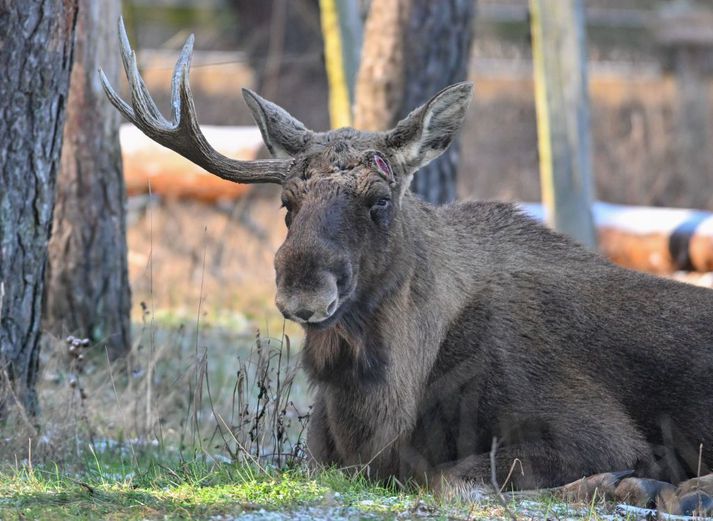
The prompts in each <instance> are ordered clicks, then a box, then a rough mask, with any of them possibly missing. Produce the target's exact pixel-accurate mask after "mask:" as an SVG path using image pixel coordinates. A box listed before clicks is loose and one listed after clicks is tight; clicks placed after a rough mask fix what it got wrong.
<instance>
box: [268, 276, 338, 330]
mask: <svg viewBox="0 0 713 521" xmlns="http://www.w3.org/2000/svg"><path fill="white" fill-rule="evenodd" d="M311 278H312V279H313V280H314V282H315V283H316V284H315V285H314V286H312V287H294V286H293V287H289V286H287V287H285V286H284V285H282V284H278V287H277V297H276V298H275V304H276V305H277V308H278V309H279V310H280V312H281V313H282V314H283V315H284V317H285V318H287V319H290V320H294V321H295V322H300V323H309V324H318V323H320V322H323V321H325V320H327V319H328V318H330V317H331V316H332V315H334V313H335V312H336V311H337V309H338V308H339V290H338V287H337V279H336V277H335V276H334V275H332V274H331V273H329V272H322V273H320V274H319V275H318V276H315V277H311Z"/></svg>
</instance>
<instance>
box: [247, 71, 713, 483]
mask: <svg viewBox="0 0 713 521" xmlns="http://www.w3.org/2000/svg"><path fill="white" fill-rule="evenodd" d="M469 99H470V86H469V85H464V84H461V85H457V86H455V87H451V88H450V89H447V90H446V91H444V92H442V93H440V94H439V95H437V96H436V97H435V98H434V99H433V100H431V101H430V102H429V103H427V104H426V105H424V106H423V107H421V108H419V109H417V110H416V111H414V113H412V114H411V115H409V117H408V118H406V119H405V120H404V121H402V122H401V123H400V124H399V125H398V126H397V127H396V129H395V130H393V131H391V132H388V133H383V134H368V133H361V132H357V131H355V130H352V129H341V130H338V131H334V132H330V133H324V134H319V133H312V132H309V131H306V130H305V132H309V134H305V135H304V136H302V135H300V132H301V129H302V128H303V127H302V126H301V124H300V123H299V122H297V121H296V120H294V121H287V122H286V121H285V118H287V117H288V116H287V115H286V113H285V112H284V111H280V112H278V113H275V110H276V109H275V106H273V105H270V104H268V103H267V102H265V100H262V99H261V98H259V97H258V96H256V95H253V97H252V98H251V100H250V101H251V107H253V109H254V110H256V107H257V108H258V109H259V110H258V113H257V114H256V119H257V121H258V124H259V125H260V126H261V131H262V133H263V136H266V139H267V141H268V143H270V144H271V148H273V149H280V150H283V151H291V153H292V156H293V157H294V162H293V166H292V170H291V172H290V176H289V178H288V180H287V181H286V182H285V184H284V186H283V202H284V203H285V205H286V206H287V208H288V213H287V224H288V226H289V232H288V236H287V239H286V240H285V243H284V244H283V245H282V247H281V248H280V250H279V251H278V253H277V255H276V259H275V267H276V273H277V289H278V296H279V295H293V294H296V292H300V293H299V294H300V295H302V294H304V295H309V293H310V288H314V287H317V286H319V285H320V284H321V280H322V278H323V277H324V275H323V274H324V273H329V274H330V276H332V277H333V278H332V279H330V280H334V278H335V277H336V280H337V281H338V283H337V284H338V293H339V308H338V309H337V311H336V312H335V314H334V315H333V316H331V317H330V318H329V319H327V320H326V321H324V322H322V323H318V324H309V323H306V324H304V325H305V329H306V342H305V346H304V366H305V368H306V370H307V372H308V374H309V377H310V379H311V381H312V383H313V384H314V386H315V387H316V391H317V396H316V404H315V407H314V411H313V415H312V419H311V425H310V430H309V439H308V447H309V452H310V454H311V456H312V457H313V458H314V459H315V460H316V461H318V462H320V463H324V464H336V465H339V466H348V465H356V464H368V465H369V469H370V472H371V473H372V475H373V476H377V477H381V478H385V477H389V476H397V477H399V478H400V479H402V480H403V479H408V478H415V479H417V480H420V481H429V480H433V479H435V478H437V477H444V476H445V477H446V478H448V479H450V480H467V481H477V480H486V481H489V477H490V461H489V451H490V448H491V444H492V440H493V438H494V437H497V439H498V440H500V448H499V450H498V452H497V473H498V476H499V479H501V480H502V479H503V478H504V475H505V474H506V473H507V472H508V470H509V468H510V466H511V464H512V462H513V460H514V459H516V458H517V459H518V460H520V461H521V462H522V466H523V470H524V475H522V474H521V473H520V472H515V473H514V477H513V480H514V481H513V483H514V485H515V486H517V487H521V488H524V487H540V486H555V485H560V484H563V483H566V482H569V481H572V480H575V479H577V478H580V477H582V476H586V475H591V474H595V473H598V472H604V471H611V470H619V469H627V468H638V469H640V471H641V473H642V474H643V475H646V476H649V477H657V478H664V479H669V480H672V481H674V482H677V481H680V480H681V479H683V478H685V477H688V476H691V475H692V474H695V472H696V468H697V460H698V446H699V444H700V443H703V446H704V451H703V464H704V470H708V469H707V467H710V466H711V465H712V464H713V292H711V291H710V290H707V289H702V288H698V287H693V286H688V285H684V284H681V283H678V282H672V281H669V280H663V279H659V278H655V277H651V276H648V275H644V274H640V273H635V272H633V271H629V270H626V269H623V268H619V267H616V266H613V265H612V264H610V263H608V262H607V261H605V260H603V259H602V258H601V257H599V256H598V255H597V254H595V253H592V252H589V251H588V250H586V249H584V248H583V247H580V246H579V245H577V244H575V243H574V242H573V241H571V240H569V239H567V238H565V237H563V236H561V235H559V234H557V233H555V232H552V231H550V230H548V229H547V228H545V227H544V226H542V225H540V224H538V223H536V222H534V221H533V220H531V219H530V218H528V217H526V216H525V215H523V214H522V213H521V212H519V211H518V210H517V209H516V208H515V207H514V206H512V205H510V204H501V203H461V204H454V205H450V206H444V207H440V208H435V207H432V206H430V205H428V204H426V203H424V202H422V201H420V200H419V199H418V198H417V197H415V196H413V195H411V194H410V193H409V191H408V183H409V181H410V179H411V176H412V175H413V173H414V172H415V170H416V169H417V168H418V167H419V166H420V165H422V164H424V163H426V162H428V161H429V160H430V159H432V158H433V157H436V156H437V155H438V154H439V153H440V152H442V151H443V150H444V149H445V148H446V147H447V146H448V144H449V143H450V140H451V138H452V136H453V134H454V132H456V130H457V129H458V127H459V126H460V124H461V122H462V119H463V115H464V113H465V110H466V108H467V104H468V101H469ZM271 122H272V123H271ZM274 124H277V128H274V127H273V126H272V125H274ZM281 129H288V130H281ZM285 136H287V137H285ZM281 139H284V140H285V142H284V143H283V142H281ZM297 143H302V144H303V145H304V146H303V147H302V148H301V149H299V150H297V149H296V147H297V145H296V144H297ZM374 151H378V152H379V153H380V154H381V155H382V156H383V157H384V158H385V159H386V160H387V161H389V162H390V167H391V168H392V170H393V174H394V178H393V179H389V178H388V175H386V176H385V175H384V173H383V172H382V171H380V170H379V169H378V168H375V167H374V163H373V161H372V160H373V154H374ZM384 201H386V202H384ZM305 299H306V304H305V305H309V297H305Z"/></svg>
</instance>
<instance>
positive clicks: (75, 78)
mask: <svg viewBox="0 0 713 521" xmlns="http://www.w3.org/2000/svg"><path fill="white" fill-rule="evenodd" d="M119 14H120V5H119V0H79V14H78V18H77V36H76V45H75V51H74V65H73V68H72V76H71V82H70V90H69V98H68V102H67V121H66V123H65V126H64V144H63V147H62V163H61V170H60V173H59V177H58V179H57V193H56V202H55V208H54V222H53V225H52V237H51V239H50V243H49V265H48V271H47V280H46V283H47V287H46V300H45V327H46V329H47V330H48V331H50V332H52V333H54V334H55V335H57V336H60V337H64V336H66V335H68V334H72V335H75V336H80V337H82V338H89V339H90V340H92V341H94V342H100V343H101V344H102V346H104V345H106V346H107V347H108V349H109V353H110V355H111V356H112V357H116V356H120V355H122V354H125V353H126V352H127V351H128V349H129V348H130V345H131V341H130V321H129V311H130V309H129V308H130V290H129V281H128V268H127V259H126V195H125V189H124V180H123V177H122V169H121V149H120V147H119V123H120V118H119V113H118V112H117V111H116V110H114V108H113V107H112V106H111V104H110V103H108V102H107V100H106V97H105V96H104V93H103V91H102V89H101V86H100V82H99V73H98V69H99V67H102V69H103V70H104V72H105V74H106V75H107V76H108V78H109V81H110V82H111V83H113V84H114V85H116V84H117V83H118V74H119V52H118V50H117V49H116V20H117V19H118V18H119Z"/></svg>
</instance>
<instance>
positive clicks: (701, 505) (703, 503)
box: [676, 492, 713, 517]
mask: <svg viewBox="0 0 713 521" xmlns="http://www.w3.org/2000/svg"><path fill="white" fill-rule="evenodd" d="M678 510H679V511H678V512H676V513H677V514H680V515H684V516H696V517H708V516H709V515H711V514H713V497H711V496H709V495H708V494H706V493H705V492H689V493H688V494H684V495H683V496H681V497H680V498H679V500H678Z"/></svg>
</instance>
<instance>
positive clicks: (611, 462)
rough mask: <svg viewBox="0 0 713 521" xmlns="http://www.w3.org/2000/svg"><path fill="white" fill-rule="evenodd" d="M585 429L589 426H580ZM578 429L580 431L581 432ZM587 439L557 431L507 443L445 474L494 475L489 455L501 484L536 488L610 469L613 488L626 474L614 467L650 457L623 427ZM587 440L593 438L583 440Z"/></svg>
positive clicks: (462, 476)
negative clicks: (546, 437) (621, 430)
mask: <svg viewBox="0 0 713 521" xmlns="http://www.w3.org/2000/svg"><path fill="white" fill-rule="evenodd" d="M582 431H586V429H584V428H583V429H582ZM582 431H580V434H581V432H582ZM589 434H590V436H589V440H583V439H582V438H579V439H572V436H570V437H565V436H556V437H553V438H552V439H553V440H557V441H556V442H552V441H532V442H526V443H521V444H512V445H505V446H503V447H501V448H497V447H496V450H495V451H494V454H491V453H485V454H476V455H472V456H468V457H465V458H463V459H461V460H459V461H457V462H456V463H455V464H452V465H450V466H449V467H448V468H446V469H443V472H442V474H443V475H444V476H445V477H446V478H447V479H449V480H451V479H455V480H458V479H459V480H463V481H470V482H472V481H475V482H485V483H488V484H490V483H491V481H492V475H493V474H492V470H491V467H492V465H491V461H494V462H495V479H496V482H497V484H498V486H500V487H503V486H504V487H506V488H515V489H532V488H543V487H555V486H560V485H564V484H567V483H570V482H573V481H575V480H578V479H580V478H582V477H587V476H592V475H594V474H598V473H602V472H605V473H612V476H613V478H615V479H613V481H612V491H613V487H615V486H616V483H617V482H618V481H619V480H620V479H621V478H622V477H624V475H621V476H618V474H619V473H618V472H616V471H624V470H627V469H633V468H635V467H636V465H637V463H638V462H639V461H640V460H641V459H642V458H645V457H646V454H647V448H646V444H645V443H643V442H642V441H641V440H640V439H639V438H638V437H637V436H635V435H632V436H626V435H624V434H623V433H616V434H610V435H605V433H603V432H601V433H600V436H591V435H592V434H593V433H592V431H589ZM585 441H589V443H584V442H585Z"/></svg>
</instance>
